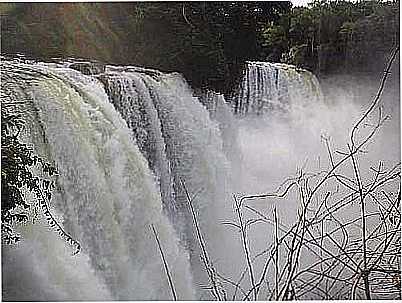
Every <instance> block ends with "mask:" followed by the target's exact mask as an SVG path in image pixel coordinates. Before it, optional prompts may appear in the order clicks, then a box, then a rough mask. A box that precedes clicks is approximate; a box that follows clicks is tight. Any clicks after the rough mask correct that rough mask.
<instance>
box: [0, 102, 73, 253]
mask: <svg viewBox="0 0 402 303" xmlns="http://www.w3.org/2000/svg"><path fill="white" fill-rule="evenodd" d="M14 107H15V105H14V104H13V103H12V102H11V103H10V102H8V103H3V102H2V107H1V239H2V243H5V244H12V243H16V242H18V241H20V236H19V235H18V234H17V233H15V231H14V229H13V226H14V224H21V223H22V224H25V223H27V222H28V221H29V219H30V218H31V219H32V220H34V219H35V217H36V216H37V215H38V210H40V211H41V212H42V213H43V214H44V215H45V218H46V220H47V222H48V224H49V226H50V227H52V228H55V229H56V231H57V232H58V233H59V235H60V236H61V237H62V238H63V239H65V240H66V241H67V242H68V243H70V244H72V245H73V246H75V247H76V249H77V252H78V251H79V248H80V246H79V243H78V242H76V241H75V240H74V239H72V238H71V237H70V236H69V235H68V234H67V233H66V232H65V231H64V230H63V229H62V227H61V226H60V225H59V224H58V222H57V221H56V220H55V219H54V217H53V215H52V214H51V212H50V209H49V205H48V202H49V201H50V200H51V198H52V191H53V189H54V188H55V180H54V178H53V177H54V176H55V175H57V170H56V168H55V167H54V166H53V165H51V164H50V163H48V162H46V161H45V160H44V159H42V158H41V157H39V156H37V155H36V154H35V153H34V152H33V150H32V147H31V146H29V145H28V144H26V143H24V142H23V141H22V140H21V138H20V134H21V132H22V131H23V128H24V126H25V121H24V119H23V117H22V115H21V114H19V113H13V111H12V110H11V109H12V108H14ZM28 193H31V194H33V197H34V199H33V200H34V201H33V202H34V203H33V205H32V204H31V203H29V201H28V200H29V199H27V195H28ZM33 211H34V213H35V215H33V214H32V212H33Z"/></svg>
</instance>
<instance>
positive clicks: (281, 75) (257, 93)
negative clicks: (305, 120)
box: [231, 62, 322, 115]
mask: <svg viewBox="0 0 402 303" xmlns="http://www.w3.org/2000/svg"><path fill="white" fill-rule="evenodd" d="M321 101H322V92H321V89H320V85H319V83H318V80H317V78H316V77H315V76H314V75H313V74H312V73H310V72H308V71H306V70H303V69H299V68H296V67H295V66H291V65H286V64H280V63H268V62H248V63H247V67H246V70H245V73H244V76H243V79H242V81H241V83H240V86H239V89H238V91H237V92H236V93H235V96H234V97H233V98H232V101H231V103H232V106H233V107H234V111H235V113H237V114H240V115H245V114H263V113H265V112H289V111H291V110H296V109H297V108H298V107H306V106H309V105H311V104H315V103H321Z"/></svg>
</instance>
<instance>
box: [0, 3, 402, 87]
mask: <svg viewBox="0 0 402 303" xmlns="http://www.w3.org/2000/svg"><path fill="white" fill-rule="evenodd" d="M0 13H1V15H2V18H1V25H2V30H1V31H2V35H1V42H2V51H3V53H23V54H25V55H28V56H32V57H37V58H40V59H46V60H49V59H50V58H53V57H71V56H72V57H81V58H82V57H83V58H89V59H92V60H100V61H103V62H107V63H115V64H124V65H129V64H130V65H140V66H145V67H150V68H156V69H159V70H162V71H178V72H181V73H182V74H183V75H184V76H185V77H186V79H188V80H189V82H190V83H191V84H192V85H193V86H194V87H205V86H208V87H209V88H212V89H215V90H217V91H220V92H224V93H228V92H230V91H231V89H232V88H233V86H234V85H235V83H236V81H238V79H239V76H240V75H241V73H242V69H243V66H244V63H245V61H247V60H260V61H274V62H280V61H282V62H286V63H291V64H296V65H298V66H302V67H305V68H308V69H310V70H312V71H315V72H316V73H317V74H320V73H324V74H329V73H334V72H356V71H357V72H361V71H364V72H375V73H378V70H379V69H381V68H382V66H383V65H384V60H385V59H384V60H382V58H384V54H388V53H389V50H390V49H391V48H392V46H393V45H394V44H397V43H399V40H398V39H399V1H393V2H389V1H380V0H372V1H355V2H349V1H339V0H315V1H313V2H312V3H310V4H309V6H308V7H294V8H292V4H291V3H290V2H287V1H261V2H239V1H237V2H126V3H118V2H115V3H40V4H39V3H7V4H1V5H0ZM373 56H375V57H376V58H377V59H379V60H375V62H372V61H373V60H371V58H373Z"/></svg>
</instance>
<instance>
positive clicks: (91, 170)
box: [2, 62, 194, 301]
mask: <svg viewBox="0 0 402 303" xmlns="http://www.w3.org/2000/svg"><path fill="white" fill-rule="evenodd" d="M2 71H3V73H2V84H3V85H6V86H9V87H11V89H12V90H13V91H14V92H16V93H18V94H19V95H21V96H24V99H25V100H26V108H25V110H26V111H28V112H29V113H30V115H31V116H33V117H35V116H36V117H35V118H34V120H33V121H31V122H30V123H31V124H32V126H33V127H32V128H31V131H32V134H31V135H29V137H30V138H32V143H33V144H34V146H35V147H37V149H38V151H40V154H41V155H42V156H44V157H45V158H46V159H48V160H49V161H50V162H52V163H54V164H55V166H56V167H57V168H58V170H59V172H60V175H59V176H58V180H57V183H58V188H59V190H58V191H57V192H56V193H55V194H54V198H53V199H52V203H51V204H52V206H53V207H54V210H55V212H56V213H57V214H60V220H61V222H62V223H63V226H64V228H65V229H66V231H68V232H69V233H70V234H71V235H72V236H73V237H74V238H75V239H77V240H78V241H79V242H80V243H81V246H82V252H81V253H80V255H79V257H78V258H75V257H72V256H71V252H70V255H69V254H68V253H67V252H64V254H59V252H60V251H61V252H63V249H62V248H60V246H62V245H63V244H64V245H65V246H66V245H67V244H66V243H60V242H63V241H61V240H59V239H57V240H55V236H54V235H49V233H47V232H46V230H45V231H37V229H39V228H38V227H37V226H36V225H35V232H33V231H31V229H30V228H28V227H25V229H24V230H22V231H21V232H22V234H23V238H24V240H23V242H22V243H21V245H17V246H16V247H5V249H4V250H3V273H5V274H4V275H3V298H6V299H8V300H13V299H14V300H15V299H16V300H20V299H21V297H23V295H20V294H21V293H25V294H26V296H27V298H26V299H29V300H34V301H35V300H41V299H42V300H43V299H44V300H50V301H59V300H82V299H86V300H108V299H114V300H128V299H130V300H135V299H141V300H147V299H148V300H149V299H153V300H156V299H167V298H170V289H169V286H168V284H167V281H166V276H165V273H164V268H163V264H162V261H161V259H160V256H159V251H158V249H157V246H156V243H155V240H154V239H153V236H152V233H151V231H150V228H149V227H150V224H154V225H155V227H156V229H157V231H158V233H159V238H160V241H161V243H162V245H163V248H164V253H165V255H166V258H167V260H168V261H169V265H170V266H171V268H172V269H174V271H172V276H173V279H174V281H175V286H176V291H177V292H178V294H179V298H181V299H193V298H194V297H193V290H192V289H193V287H192V276H191V274H190V272H189V266H188V253H187V252H186V251H184V249H182V248H181V246H180V245H179V243H178V238H177V237H176V236H175V233H174V230H173V228H172V225H171V224H170V222H169V221H168V219H167V218H166V217H165V216H164V214H163V211H162V202H161V197H160V195H159V190H158V188H157V185H156V184H155V181H154V178H153V175H152V172H151V171H150V169H149V166H148V163H147V161H146V159H145V158H144V157H143V155H142V154H141V152H140V150H139V148H138V147H137V145H136V143H135V140H133V138H132V136H131V133H130V131H129V129H128V127H127V124H126V123H125V121H124V120H123V119H122V118H121V116H120V115H119V113H118V112H117V111H116V110H115V109H114V107H113V105H112V104H111V103H110V102H109V100H108V96H107V95H106V93H105V91H104V88H103V85H102V84H101V83H100V82H99V81H98V80H96V79H95V78H93V77H88V76H85V75H83V74H81V73H79V72H77V71H75V70H72V69H69V68H64V67H63V66H56V65H50V64H49V65H47V64H24V63H18V62H2ZM41 133H42V134H41ZM41 135H42V136H41ZM41 137H42V138H41ZM56 238H57V237H56ZM53 243H54V244H53ZM21 264H23V266H22V265H21ZM15 269H18V270H15ZM19 270H20V271H22V272H20V271H19ZM21 275H22V276H23V277H24V279H22V281H19V283H18V284H17V283H15V281H18V280H19V276H21ZM98 281H99V282H98ZM23 282H26V284H24V283H23ZM15 288H17V289H15ZM59 289H61V291H59ZM8 291H10V292H8ZM66 292H67V293H66Z"/></svg>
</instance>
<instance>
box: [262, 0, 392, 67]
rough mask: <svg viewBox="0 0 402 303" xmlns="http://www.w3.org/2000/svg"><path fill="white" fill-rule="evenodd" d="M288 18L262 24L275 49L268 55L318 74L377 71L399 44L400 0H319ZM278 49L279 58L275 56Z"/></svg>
mask: <svg viewBox="0 0 402 303" xmlns="http://www.w3.org/2000/svg"><path fill="white" fill-rule="evenodd" d="M286 18H287V19H288V20H290V22H289V23H284V24H282V25H270V26H268V27H267V28H265V29H263V32H264V34H265V37H266V41H267V42H266V43H267V44H268V45H269V46H270V47H271V49H274V51H273V52H272V53H271V54H270V55H269V56H267V59H268V60H282V61H284V62H287V63H291V64H295V65H299V66H302V67H305V68H308V69H310V70H313V71H315V72H316V73H317V74H319V73H326V74H328V73H334V72H347V73H350V72H378V69H381V68H382V67H383V66H384V64H385V60H386V59H385V56H384V55H385V54H388V53H389V52H390V50H391V49H392V48H393V47H394V46H396V45H397V44H399V1H393V2H390V1H356V2H349V1H328V0H316V1H313V2H312V3H310V4H309V5H308V7H297V8H294V9H293V10H292V12H291V14H290V15H289V16H286ZM277 53H281V58H278V57H272V54H277ZM373 56H375V57H376V59H377V60H372V59H373Z"/></svg>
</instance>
